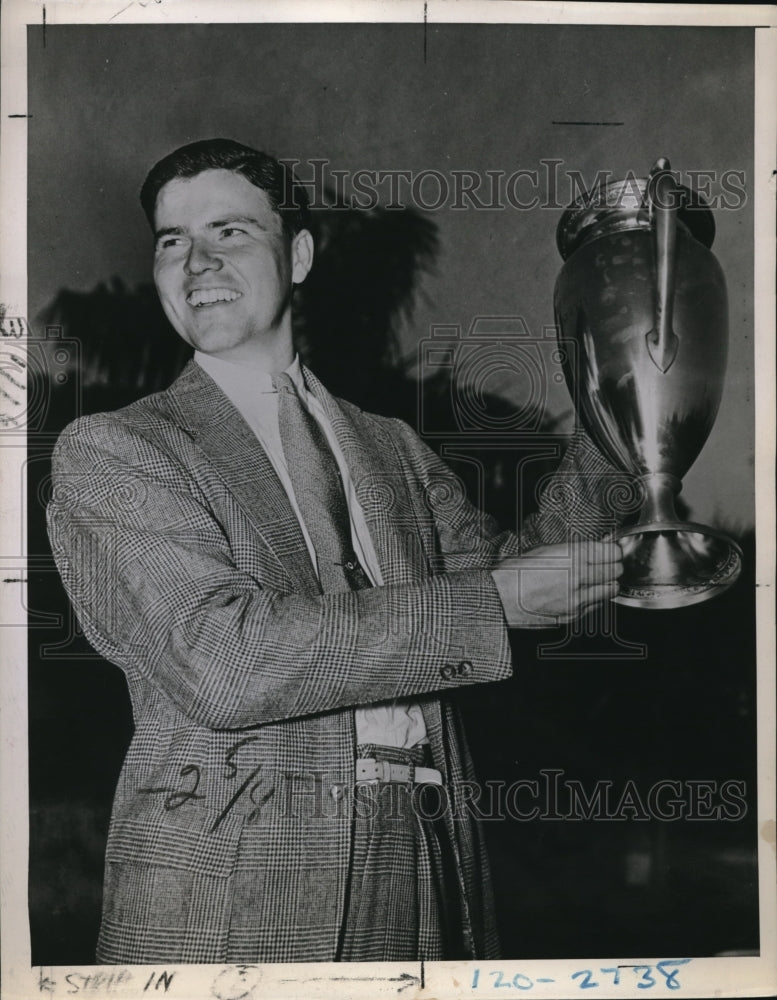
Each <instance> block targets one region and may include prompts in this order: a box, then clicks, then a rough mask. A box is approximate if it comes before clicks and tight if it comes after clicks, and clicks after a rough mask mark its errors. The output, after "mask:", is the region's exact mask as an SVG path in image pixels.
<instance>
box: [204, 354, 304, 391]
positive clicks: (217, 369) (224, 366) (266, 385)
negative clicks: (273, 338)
mask: <svg viewBox="0 0 777 1000" xmlns="http://www.w3.org/2000/svg"><path fill="white" fill-rule="evenodd" d="M194 360H195V361H196V362H197V364H198V365H199V366H200V368H202V369H203V371H206V372H207V373H208V375H210V377H211V378H212V379H213V381H214V382H216V384H217V385H218V386H219V387H220V388H221V389H222V390H223V391H224V392H225V393H226V395H227V396H228V397H229V398H230V399H232V400H233V401H234V399H235V397H236V396H238V397H241V396H244V394H246V393H248V394H250V395H255V394H257V393H262V394H263V393H272V392H273V387H272V377H271V374H270V372H267V371H264V370H263V369H261V368H257V367H252V366H251V365H245V364H237V363H235V362H233V361H225V360H224V359H223V358H214V357H213V355H212V354H204V353H202V352H201V351H195V352H194ZM286 374H287V375H289V376H290V377H291V380H292V382H293V383H294V385H295V386H296V389H297V392H299V393H304V392H305V391H306V387H305V379H304V377H303V375H302V365H301V364H300V359H299V354H295V355H294V360H293V361H292V363H291V364H290V365H289V367H288V368H287V369H286Z"/></svg>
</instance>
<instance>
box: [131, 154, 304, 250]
mask: <svg viewBox="0 0 777 1000" xmlns="http://www.w3.org/2000/svg"><path fill="white" fill-rule="evenodd" d="M203 170H233V171H234V172H235V173H237V174H242V175H243V177H245V178H246V180H248V181H250V182H251V184H253V185H254V187H258V188H259V189H260V190H262V191H264V193H265V194H266V195H267V197H268V198H269V200H270V204H271V205H272V207H273V210H274V211H275V212H276V214H277V215H278V216H279V217H280V220H281V223H282V225H283V229H284V232H285V233H286V235H287V236H288V237H289V238H292V237H294V236H295V235H296V234H297V233H298V232H299V231H300V230H301V229H308V228H309V227H310V208H309V205H308V196H307V192H306V191H305V188H304V187H303V186H302V184H300V182H299V181H298V180H297V178H296V177H295V175H294V171H293V170H292V169H291V168H290V167H287V166H286V165H285V164H283V163H279V162H278V160H276V159H275V158H274V157H272V156H268V154H267V153H260V152H259V150H257V149H251V147H250V146H243V145H242V144H241V143H239V142H234V141H233V140H232V139H201V140H200V141H199V142H192V143H189V145H188V146H181V147H180V149H176V150H174V151H173V152H172V153H169V154H168V155H167V156H165V157H164V159H161V160H160V161H159V162H158V163H156V164H154V166H153V167H152V168H151V170H150V171H149V173H148V176H147V177H146V179H145V181H144V182H143V187H142V188H141V189H140V203H141V205H142V206H143V211H144V212H145V213H146V218H147V219H148V222H149V225H150V226H151V229H152V230H153V228H154V210H155V208H156V199H157V195H158V194H159V192H160V191H161V189H162V188H163V187H164V186H165V184H167V183H168V182H169V181H172V180H175V179H176V178H179V177H196V176H197V174H201V173H202V172H203Z"/></svg>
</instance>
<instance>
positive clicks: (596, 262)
mask: <svg viewBox="0 0 777 1000" xmlns="http://www.w3.org/2000/svg"><path fill="white" fill-rule="evenodd" d="M714 237H715V224H714V220H713V217H712V213H711V211H710V209H709V207H708V206H707V205H706V203H705V202H704V201H703V199H702V198H701V197H700V196H699V195H698V194H697V193H696V192H694V191H692V190H690V189H689V188H687V187H683V186H680V185H678V184H677V183H676V182H675V179H674V177H673V176H672V173H671V171H670V167H669V162H668V161H667V160H666V159H664V158H661V159H659V160H657V161H656V164H655V165H654V167H653V169H652V170H651V172H650V175H649V176H648V177H647V178H643V179H637V178H633V177H630V178H629V179H628V180H625V181H613V182H610V183H607V184H603V185H600V186H599V187H598V188H595V189H594V190H593V191H592V192H591V193H589V194H587V195H585V196H581V197H580V198H578V199H577V200H576V201H575V203H574V204H573V205H572V206H571V207H569V208H568V209H567V210H566V211H565V212H564V214H563V216H562V217H561V220H560V222H559V226H558V230H557V234H556V239H557V244H558V248H559V251H560V253H561V256H562V257H563V258H564V265H563V267H562V269H561V272H560V274H559V277H558V280H557V282H556V288H555V294H554V309H555V315H556V326H557V329H558V332H559V336H560V337H563V338H565V339H566V340H567V341H569V340H571V341H573V342H574V344H575V345H576V350H575V351H574V352H563V354H564V356H565V358H566V360H565V362H564V375H565V378H566V381H567V385H568V387H569V390H570V393H571V394H572V398H573V399H574V400H575V406H576V408H577V411H578V414H579V417H580V420H581V422H582V424H583V426H584V427H585V429H586V431H587V432H588V434H589V435H590V437H591V438H592V440H593V441H594V442H595V443H596V445H597V446H598V448H599V449H600V450H601V452H602V453H603V454H604V455H605V456H606V457H607V458H608V459H609V460H610V461H611V462H612V463H613V465H615V466H616V468H618V469H619V470H621V471H623V472H625V473H627V474H629V475H630V476H632V477H634V480H635V482H636V483H637V484H638V487H639V490H640V497H641V509H640V511H639V515H638V519H637V521H636V523H634V524H631V525H629V526H627V527H620V528H619V529H618V530H617V531H616V532H615V538H617V540H618V541H619V542H620V544H621V547H622V549H623V554H624V572H623V576H622V578H621V581H620V593H619V594H618V596H617V597H616V598H615V600H616V601H617V602H618V603H619V604H627V605H632V606H634V607H641V608H677V607H682V606H684V605H688V604H696V603H698V602H700V601H706V600H708V599H709V598H711V597H714V596H715V595H716V594H719V593H721V592H722V591H724V590H726V589H727V588H728V587H730V586H731V585H732V584H733V583H734V582H735V580H736V579H737V577H738V576H739V574H740V571H741V568H742V552H741V550H740V548H739V546H738V545H737V544H736V542H734V541H733V540H732V539H730V538H728V537H727V536H726V535H725V534H723V533H722V532H721V531H718V530H716V529H714V528H711V527H708V526H706V525H703V524H696V523H692V522H688V521H684V520H682V519H681V518H680V517H679V516H678V513H677V510H676V506H675V497H676V496H677V495H678V494H679V492H680V489H681V486H682V478H683V476H684V475H685V474H686V472H687V471H688V469H689V468H690V467H691V465H692V464H693V462H694V461H695V460H696V457H697V456H698V454H699V452H700V451H701V449H702V448H703V447H704V444H705V442H706V440H707V438H708V436H709V433H710V431H711V429H712V426H713V424H714V422H715V417H716V415H717V412H718V406H719V404H720V398H721V393H722V390H723V381H724V377H725V370H726V355H727V348H728V302H727V297H726V283H725V279H724V276H723V272H722V270H721V268H720V265H719V264H718V261H717V260H716V258H715V256H714V255H713V253H712V251H711V250H710V247H711V245H712V242H713V240H714ZM616 521H617V513H616V512H615V511H614V512H613V522H614V523H616Z"/></svg>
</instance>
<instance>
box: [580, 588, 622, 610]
mask: <svg viewBox="0 0 777 1000" xmlns="http://www.w3.org/2000/svg"><path fill="white" fill-rule="evenodd" d="M618 590H619V587H618V581H617V580H612V581H610V582H609V583H599V584H596V585H595V586H593V587H586V589H585V590H584V591H581V593H580V598H579V601H578V605H579V609H580V613H581V614H584V613H585V612H586V611H590V609H591V608H593V607H595V606H596V605H597V604H601V603H602V602H603V601H611V600H612V599H613V597H617V596H618Z"/></svg>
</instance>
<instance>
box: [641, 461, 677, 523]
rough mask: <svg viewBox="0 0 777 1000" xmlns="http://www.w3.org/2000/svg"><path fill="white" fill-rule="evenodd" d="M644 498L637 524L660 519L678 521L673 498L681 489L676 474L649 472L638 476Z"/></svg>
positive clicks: (659, 520) (654, 521)
mask: <svg viewBox="0 0 777 1000" xmlns="http://www.w3.org/2000/svg"><path fill="white" fill-rule="evenodd" d="M639 482H640V485H641V486H642V489H643V496H644V499H643V501H642V509H641V510H640V512H639V521H638V523H639V524H655V523H656V522H661V521H664V522H666V521H679V517H678V516H677V511H676V509H675V505H674V498H675V497H676V496H677V495H678V493H679V492H680V490H681V489H682V483H681V482H680V480H679V479H678V478H677V476H672V475H670V474H669V473H668V472H651V473H649V474H648V475H645V476H640V478H639Z"/></svg>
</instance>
